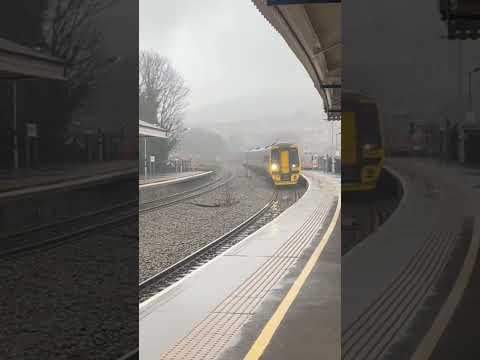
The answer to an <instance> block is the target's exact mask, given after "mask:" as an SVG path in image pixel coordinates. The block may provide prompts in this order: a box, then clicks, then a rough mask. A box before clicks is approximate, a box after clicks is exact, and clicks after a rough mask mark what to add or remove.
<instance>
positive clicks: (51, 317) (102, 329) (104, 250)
mask: <svg viewBox="0 0 480 360" xmlns="http://www.w3.org/2000/svg"><path fill="white" fill-rule="evenodd" d="M137 234H138V230H137V225H136V224H133V225H129V224H125V225H123V226H122V227H121V228H116V229H110V230H107V229H106V230H104V231H102V232H101V233H98V234H95V235H90V236H89V237H88V238H84V239H76V240H72V241H70V242H68V243H66V244H63V245H62V246H59V247H56V248H51V249H48V250H42V251H38V252H36V253H30V254H29V255H24V256H23V257H17V258H14V259H9V260H0V292H1V293H2V294H3V296H1V297H0V322H1V324H2V326H1V328H0V339H2V340H0V342H1V344H2V345H1V350H0V358H1V359H25V360H29V359H35V360H37V359H115V358H118V357H120V356H121V355H123V354H124V353H125V352H127V351H129V350H131V349H132V348H135V347H136V346H138V294H137V291H136V288H137V284H138V277H137V271H136V269H137V266H138V265H137V264H138V258H137V255H136V254H137V236H138V235H137ZM133 290H135V291H133ZM7 339H8V341H7Z"/></svg>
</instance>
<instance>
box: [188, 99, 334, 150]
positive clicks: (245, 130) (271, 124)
mask: <svg viewBox="0 0 480 360" xmlns="http://www.w3.org/2000/svg"><path fill="white" fill-rule="evenodd" d="M322 113H323V110H322V107H321V100H320V96H318V104H302V102H301V101H299V100H298V99H291V98H288V97H283V98H280V97H274V96H265V97H264V98H262V99H258V98H240V99H235V100H229V101H224V102H220V103H217V104H214V105H211V106H208V107H204V108H201V109H194V110H191V111H189V112H188V113H187V116H186V119H185V125H186V126H187V127H200V128H206V129H210V130H212V131H215V132H217V133H218V134H220V135H221V136H222V137H223V138H224V139H225V140H226V142H227V144H229V146H230V148H232V150H235V151H244V150H246V149H249V148H251V147H254V146H259V145H266V144H270V143H272V142H274V141H275V140H284V141H292V142H296V143H299V144H300V145H301V146H302V147H306V148H308V150H309V151H318V152H324V151H326V150H327V148H328V147H329V146H330V143H331V133H330V131H331V130H330V124H328V123H327V122H326V121H324V120H323V119H324V117H325V115H322Z"/></svg>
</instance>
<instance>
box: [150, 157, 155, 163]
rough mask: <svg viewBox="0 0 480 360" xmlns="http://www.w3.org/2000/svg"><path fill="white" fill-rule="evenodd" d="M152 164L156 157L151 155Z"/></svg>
mask: <svg viewBox="0 0 480 360" xmlns="http://www.w3.org/2000/svg"><path fill="white" fill-rule="evenodd" d="M150 162H152V163H153V162H155V155H150Z"/></svg>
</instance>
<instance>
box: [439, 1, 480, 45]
mask: <svg viewBox="0 0 480 360" xmlns="http://www.w3.org/2000/svg"><path fill="white" fill-rule="evenodd" d="M438 8H439V11H440V18H441V19H442V21H444V22H445V23H446V25H447V30H448V39H449V40H455V39H460V40H467V39H473V40H476V39H479V38H480V1H478V0H438Z"/></svg>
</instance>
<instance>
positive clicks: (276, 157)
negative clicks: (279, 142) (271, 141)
mask: <svg viewBox="0 0 480 360" xmlns="http://www.w3.org/2000/svg"><path fill="white" fill-rule="evenodd" d="M271 154H272V155H271V157H272V163H277V164H278V163H280V151H279V150H278V149H273V150H272V153H271Z"/></svg>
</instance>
